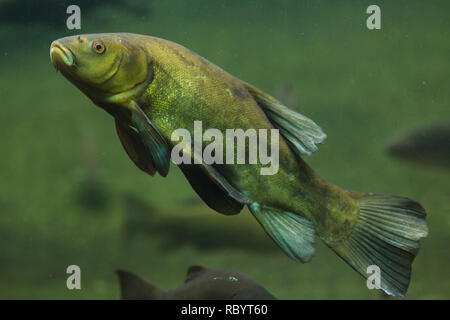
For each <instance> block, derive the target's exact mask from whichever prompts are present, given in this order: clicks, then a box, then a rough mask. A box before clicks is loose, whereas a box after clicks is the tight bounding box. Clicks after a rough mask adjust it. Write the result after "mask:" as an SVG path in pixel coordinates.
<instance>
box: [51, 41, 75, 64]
mask: <svg viewBox="0 0 450 320" xmlns="http://www.w3.org/2000/svg"><path fill="white" fill-rule="evenodd" d="M50 59H51V60H52V63H53V66H54V67H55V68H56V69H59V67H61V66H67V67H72V66H73V65H74V64H75V58H74V55H73V54H72V52H71V51H70V50H69V49H68V48H67V47H65V46H64V45H63V44H61V43H60V42H59V41H58V40H56V41H53V42H52V44H51V46H50Z"/></svg>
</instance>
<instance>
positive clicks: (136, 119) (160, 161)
mask: <svg viewBox="0 0 450 320" xmlns="http://www.w3.org/2000/svg"><path fill="white" fill-rule="evenodd" d="M128 109H129V110H130V111H131V123H132V125H133V126H134V127H135V128H136V129H137V131H138V132H139V136H140V139H141V141H142V144H143V145H144V146H145V149H146V150H147V156H148V157H149V158H150V160H151V163H152V165H153V166H154V168H155V169H156V170H157V171H158V172H159V174H160V175H161V176H163V177H165V176H166V175H167V173H168V172H169V166H170V151H169V146H168V145H167V142H166V140H165V139H164V137H163V136H162V135H161V133H160V132H159V131H158V129H157V128H156V127H155V126H154V125H153V124H152V122H151V121H150V119H149V118H148V117H147V115H146V114H145V113H144V112H143V111H142V109H141V108H140V107H139V106H138V105H137V104H136V103H135V102H130V103H129V105H128Z"/></svg>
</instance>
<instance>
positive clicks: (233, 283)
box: [116, 265, 276, 300]
mask: <svg viewBox="0 0 450 320" xmlns="http://www.w3.org/2000/svg"><path fill="white" fill-rule="evenodd" d="M116 274H117V276H118V278H119V284H120V295H121V299H122V300H276V298H275V297H274V296H273V295H272V294H271V293H269V292H268V291H267V290H266V289H265V288H264V287H262V286H261V285H260V284H258V283H257V282H256V281H255V280H253V279H251V278H250V277H249V276H247V275H245V274H243V273H241V272H238V271H234V270H222V269H220V270H218V269H211V268H208V267H205V266H202V265H193V266H190V267H189V268H188V271H187V276H186V280H185V282H184V284H182V285H181V286H179V287H176V288H170V289H167V288H163V287H161V286H159V285H156V284H153V283H151V282H149V281H147V280H145V279H142V278H141V277H140V276H138V275H136V274H134V273H132V272H129V271H126V270H117V271H116Z"/></svg>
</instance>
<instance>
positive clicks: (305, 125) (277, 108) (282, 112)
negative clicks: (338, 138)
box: [245, 83, 327, 155]
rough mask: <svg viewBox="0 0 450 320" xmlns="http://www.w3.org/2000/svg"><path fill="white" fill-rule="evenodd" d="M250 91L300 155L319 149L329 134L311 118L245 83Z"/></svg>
mask: <svg viewBox="0 0 450 320" xmlns="http://www.w3.org/2000/svg"><path fill="white" fill-rule="evenodd" d="M245 86H246V87H247V90H248V92H249V93H250V94H251V95H252V96H253V98H254V99H255V101H256V102H257V103H258V105H259V106H260V107H261V109H262V110H263V111H264V112H265V114H266V116H267V118H269V120H270V121H271V122H272V124H273V125H274V127H275V128H278V129H279V130H280V133H281V135H282V136H283V137H284V138H285V139H286V140H287V142H288V143H289V145H290V146H291V148H292V149H293V151H295V152H296V153H297V154H299V155H305V154H306V155H310V154H311V153H313V152H314V151H316V150H317V146H316V144H319V143H322V142H323V140H325V138H326V137H327V135H326V134H325V133H324V132H323V131H322V129H321V128H320V127H319V126H318V125H317V124H316V123H315V122H314V121H312V120H311V119H309V118H307V117H305V116H304V115H302V114H300V113H298V112H295V111H293V110H291V109H289V108H288V107H286V106H284V105H282V104H281V103H280V102H279V101H277V100H276V99H275V98H273V97H272V96H270V95H268V94H266V93H264V92H262V91H261V90H259V89H257V88H255V87H254V86H252V85H250V84H247V83H245Z"/></svg>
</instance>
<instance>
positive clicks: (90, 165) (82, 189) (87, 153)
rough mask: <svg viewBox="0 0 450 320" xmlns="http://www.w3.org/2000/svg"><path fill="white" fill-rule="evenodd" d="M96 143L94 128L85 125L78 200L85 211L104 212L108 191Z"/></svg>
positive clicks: (81, 146) (81, 136)
mask: <svg viewBox="0 0 450 320" xmlns="http://www.w3.org/2000/svg"><path fill="white" fill-rule="evenodd" d="M96 141H97V139H96V136H95V133H94V132H93V126H90V125H87V124H86V123H83V124H82V126H81V128H80V149H81V150H80V154H81V159H80V163H81V166H80V167H79V168H78V171H77V178H78V186H77V193H76V199H77V203H78V204H79V205H81V206H82V207H83V208H85V209H88V210H95V211H104V210H105V209H106V208H107V207H108V191H107V187H106V184H105V183H104V181H103V176H102V170H101V166H100V152H99V149H98V147H97V142H96Z"/></svg>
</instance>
